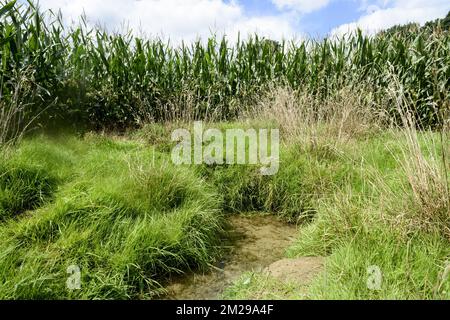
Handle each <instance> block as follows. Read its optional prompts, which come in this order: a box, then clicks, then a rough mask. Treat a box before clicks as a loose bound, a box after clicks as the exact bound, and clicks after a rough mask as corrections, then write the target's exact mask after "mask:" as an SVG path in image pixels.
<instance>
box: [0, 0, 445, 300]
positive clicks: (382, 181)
mask: <svg viewBox="0 0 450 320" xmlns="http://www.w3.org/2000/svg"><path fill="white" fill-rule="evenodd" d="M61 21H62V18H61V17H60V16H59V15H55V14H52V13H49V12H46V13H41V12H40V11H39V10H38V9H37V8H36V6H35V5H34V4H33V2H29V3H28V4H27V5H19V4H18V3H15V1H11V2H9V1H8V2H5V1H4V0H3V1H2V0H0V61H1V66H0V68H1V74H0V150H1V156H0V299H148V298H150V299H151V298H160V297H164V294H165V286H166V284H167V282H168V281H170V279H171V277H172V276H174V275H179V274H181V273H185V272H189V271H204V270H210V268H211V266H212V265H213V264H214V263H215V262H216V260H217V258H218V257H220V255H221V254H223V250H224V248H223V245H224V243H225V242H226V241H223V240H224V237H227V232H226V230H227V216H228V215H231V214H241V213H249V212H252V213H256V214H261V213H264V214H272V215H274V216H276V217H278V218H279V219H281V220H283V221H285V222H286V223H295V224H297V225H298V226H299V235H298V238H297V239H296V241H295V242H294V243H293V245H292V246H291V247H290V248H288V249H287V252H286V255H287V256H288V257H291V258H294V257H303V256H323V257H325V258H326V268H325V270H324V271H323V272H322V273H321V274H320V275H319V276H318V277H317V278H316V279H315V280H314V281H313V283H312V284H311V285H309V286H308V287H301V288H300V287H298V286H297V285H296V284H295V283H282V282H280V281H277V280H276V279H272V278H270V277H268V276H267V275H266V274H264V273H260V272H248V273H245V274H243V275H242V277H241V278H240V279H239V280H238V281H236V283H234V284H233V285H232V286H231V287H229V288H227V289H226V290H225V292H224V297H225V298H258V299H259V298H268V299H274V298H276V299H278V298H286V299H298V298H307V299H321V298H324V299H390V298H395V299H399V298H400V299H450V276H449V274H450V266H449V261H450V245H449V244H450V243H449V242H450V167H449V166H450V159H449V154H450V144H449V143H448V141H450V137H449V123H450V122H449V114H450V113H449V106H450V105H449V101H450V100H449V92H450V90H449V79H450V54H449V53H450V52H449V49H450V46H449V43H450V41H449V31H448V16H447V18H445V19H443V20H442V21H435V22H430V23H429V24H426V25H425V26H423V27H420V26H417V25H409V26H404V27H396V28H392V29H390V30H387V31H386V32H382V33H379V34H377V35H375V36H372V37H368V36H364V35H363V34H362V33H361V32H357V33H355V34H353V35H350V36H348V37H345V38H344V39H325V40H322V41H312V40H311V41H307V42H302V43H290V42H282V43H276V42H274V41H270V40H267V39H261V38H258V37H256V36H255V37H253V38H251V39H249V40H245V41H238V42H237V43H235V44H229V43H228V42H227V40H226V38H223V39H217V38H215V37H212V38H210V39H208V40H207V41H206V42H205V43H203V42H201V41H199V42H196V43H194V44H192V45H189V46H188V45H181V46H179V47H173V46H170V45H169V44H166V43H164V42H163V41H162V40H146V39H139V38H136V37H134V36H133V35H132V33H131V32H130V33H128V34H125V35H121V34H108V33H107V32H105V31H102V30H100V29H92V30H91V29H89V27H88V26H87V24H86V23H85V21H84V20H83V18H80V22H79V26H78V27H72V28H67V27H65V26H64V25H63V23H62V22H61ZM197 119H201V120H204V121H205V122H204V123H205V126H209V127H214V128H219V129H220V130H225V129H227V128H244V129H245V128H279V129H280V132H281V137H282V141H281V142H282V146H281V154H280V168H279V169H280V170H279V172H278V174H276V175H274V176H262V175H261V174H260V173H259V171H258V169H259V167H258V166H252V165H223V166H217V165H214V166H211V165H206V164H203V165H192V166H189V165H185V166H175V165H174V164H173V163H172V162H171V157H170V152H171V150H172V147H173V146H174V142H172V141H171V133H172V131H173V130H174V129H176V128H180V127H190V126H191V124H192V121H193V120H197ZM38 125H39V126H41V127H42V130H36V131H35V132H29V129H30V128H36V127H38ZM61 126H62V127H64V128H65V130H62V129H61V128H60V127H61ZM68 127H71V128H68ZM68 129H70V130H68ZM69 131H72V133H68V132H69ZM73 265H76V266H78V267H79V268H80V270H81V286H82V288H81V290H69V289H68V288H67V286H66V281H67V279H68V276H69V275H70V274H68V268H69V269H70V267H71V266H73ZM370 266H377V267H378V268H379V269H380V271H381V272H382V277H383V280H382V284H381V287H380V290H371V289H370V288H369V287H368V286H367V279H368V273H367V270H368V268H369V267H370ZM249 271H250V270H249Z"/></svg>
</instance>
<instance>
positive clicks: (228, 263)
mask: <svg viewBox="0 0 450 320" xmlns="http://www.w3.org/2000/svg"><path fill="white" fill-rule="evenodd" d="M230 225H231V229H230V237H229V239H227V241H226V243H225V245H227V246H229V247H230V249H229V250H228V253H227V254H226V255H225V256H224V257H223V258H222V259H221V260H220V261H218V262H217V263H216V269H215V270H213V271H212V272H210V273H207V274H192V273H191V274H186V275H184V276H182V277H180V278H178V279H173V280H172V283H171V284H170V285H169V286H168V287H167V288H166V289H167V290H168V296H167V299H188V300H189V299H193V300H197V299H199V300H208V299H219V298H220V296H221V294H222V292H223V290H224V289H225V288H226V287H227V286H229V285H230V284H231V283H232V282H233V281H234V280H236V279H237V278H239V276H240V275H241V274H242V273H243V272H246V271H262V270H264V269H265V268H266V267H267V266H269V265H270V264H271V263H273V262H275V261H278V260H280V259H282V258H283V257H284V252H285V249H286V248H287V247H288V246H289V245H290V244H291V243H292V242H293V241H294V239H295V237H296V236H297V227H296V226H294V225H288V224H286V223H283V222H280V221H279V220H277V218H275V217H273V216H261V215H255V216H241V215H236V216H232V217H230Z"/></svg>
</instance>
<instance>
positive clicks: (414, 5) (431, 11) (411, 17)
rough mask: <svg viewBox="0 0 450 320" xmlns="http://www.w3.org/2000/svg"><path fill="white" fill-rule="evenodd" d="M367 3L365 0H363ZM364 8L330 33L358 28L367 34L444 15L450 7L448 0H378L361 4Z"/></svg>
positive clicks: (341, 32)
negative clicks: (358, 16)
mask: <svg viewBox="0 0 450 320" xmlns="http://www.w3.org/2000/svg"><path fill="white" fill-rule="evenodd" d="M363 2H365V3H366V4H367V1H363ZM362 9H363V10H366V14H364V15H363V16H362V17H361V18H359V19H358V21H355V22H352V23H348V24H344V25H341V26H339V27H337V28H335V29H333V30H332V32H331V35H337V36H342V35H344V34H347V33H349V32H351V31H354V30H356V29H357V28H360V29H361V30H363V31H364V32H365V33H367V34H374V33H376V32H378V31H380V30H383V29H387V28H389V27H392V26H394V25H398V24H406V23H409V22H416V23H420V24H423V23H425V22H427V21H430V20H434V19H437V18H442V17H444V16H445V15H446V14H447V12H448V10H449V9H450V2H449V1H448V0H384V1H383V0H380V1H378V3H377V4H376V5H373V4H372V5H369V4H367V6H365V7H364V6H363V7H362Z"/></svg>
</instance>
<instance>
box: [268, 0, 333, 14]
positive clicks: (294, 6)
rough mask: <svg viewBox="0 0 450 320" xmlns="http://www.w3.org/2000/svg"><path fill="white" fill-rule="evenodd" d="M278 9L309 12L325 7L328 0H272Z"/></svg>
mask: <svg viewBox="0 0 450 320" xmlns="http://www.w3.org/2000/svg"><path fill="white" fill-rule="evenodd" d="M272 2H273V3H274V4H275V5H276V6H277V7H278V8H279V9H290V10H296V11H298V12H300V13H311V12H313V11H317V10H320V9H322V8H325V7H326V6H327V5H328V4H329V3H330V0H272Z"/></svg>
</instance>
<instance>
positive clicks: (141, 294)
mask: <svg viewBox="0 0 450 320" xmlns="http://www.w3.org/2000/svg"><path fill="white" fill-rule="evenodd" d="M83 142H84V143H85V144H86V145H87V146H88V147H87V148H86V150H85V152H84V153H83V154H82V155H79V156H78V163H77V164H76V165H75V166H74V167H73V171H74V172H73V174H72V175H71V176H70V177H68V178H67V180H66V183H65V184H64V185H63V186H62V187H61V188H60V190H59V191H58V193H57V194H56V199H55V201H54V202H53V203H50V204H48V205H46V206H45V207H42V208H40V209H39V210H36V211H35V212H34V213H33V214H32V215H30V216H29V217H24V218H22V219H20V220H17V221H9V222H8V223H7V224H5V225H4V226H2V227H1V229H0V235H1V237H2V242H1V245H0V252H2V254H1V255H0V281H1V282H2V283H3V285H2V287H1V289H0V297H1V298H14V299H17V298H21V299H24V298H25V299H27V298H32V299H53V298H59V299H61V298H87V299H90V298H97V299H98V298H107V299H109V298H119V299H120V298H122V299H126V298H145V297H152V296H154V295H156V294H159V293H160V289H161V285H160V283H159V282H160V281H163V280H164V279H165V276H167V275H168V274H170V273H174V272H179V271H180V270H186V269H189V268H204V267H206V266H207V265H208V263H210V262H211V261H212V259H213V257H214V255H215V253H216V252H217V249H216V247H217V245H218V244H219V241H220V236H218V235H220V231H221V226H222V218H221V215H220V212H219V210H218V209H219V208H220V201H219V197H218V196H217V195H216V193H215V192H214V190H211V188H209V187H208V185H207V184H206V183H204V181H202V180H201V179H199V178H198V177H197V176H196V175H195V174H193V173H191V172H189V171H188V170H185V169H183V168H176V167H174V166H172V165H171V164H169V163H168V162H167V161H166V160H167V158H165V156H163V155H161V154H155V155H154V154H153V153H152V152H151V151H150V150H147V148H145V147H142V146H140V145H139V144H137V143H129V142H121V141H113V140H111V139H106V138H98V137H93V136H91V137H87V138H85V139H84V141H83ZM59 148H65V149H68V150H71V149H72V150H73V149H74V145H73V144H72V145H71V144H70V143H69V144H66V145H61V144H59ZM66 151H67V150H66ZM67 152H70V151H67ZM55 170H58V169H55ZM73 266H76V268H79V270H80V271H81V288H82V289H81V290H69V289H68V288H67V287H66V281H67V280H68V278H69V276H70V274H68V273H67V271H68V270H71V269H70V268H72V267H73ZM68 268H69V269H68Z"/></svg>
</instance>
